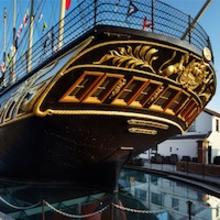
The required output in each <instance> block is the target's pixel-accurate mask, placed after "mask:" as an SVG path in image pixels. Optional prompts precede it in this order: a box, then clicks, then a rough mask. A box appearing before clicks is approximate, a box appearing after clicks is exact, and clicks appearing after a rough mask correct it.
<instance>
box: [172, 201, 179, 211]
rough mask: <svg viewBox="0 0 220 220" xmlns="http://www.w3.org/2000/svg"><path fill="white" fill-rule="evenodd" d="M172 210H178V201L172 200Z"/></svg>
mask: <svg viewBox="0 0 220 220" xmlns="http://www.w3.org/2000/svg"><path fill="white" fill-rule="evenodd" d="M172 208H173V209H175V210H179V200H178V199H176V198H172Z"/></svg>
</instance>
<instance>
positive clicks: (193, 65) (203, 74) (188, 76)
mask: <svg viewBox="0 0 220 220" xmlns="http://www.w3.org/2000/svg"><path fill="white" fill-rule="evenodd" d="M207 68H208V64H207V63H205V62H204V61H201V62H197V61H196V60H195V59H193V60H192V61H191V62H190V63H188V64H187V65H186V66H185V67H184V68H183V70H182V72H181V73H180V74H179V76H178V78H177V82H179V83H180V84H181V85H182V86H183V87H184V88H188V89H190V90H195V89H196V88H197V87H198V86H200V85H201V84H206V79H207V76H208V75H209V73H210V72H209V71H208V70H207Z"/></svg>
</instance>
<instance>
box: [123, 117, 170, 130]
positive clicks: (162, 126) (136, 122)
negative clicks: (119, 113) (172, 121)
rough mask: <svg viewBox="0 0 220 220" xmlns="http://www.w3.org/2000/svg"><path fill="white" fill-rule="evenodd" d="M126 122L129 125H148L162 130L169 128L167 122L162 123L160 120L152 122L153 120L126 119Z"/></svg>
mask: <svg viewBox="0 0 220 220" xmlns="http://www.w3.org/2000/svg"><path fill="white" fill-rule="evenodd" d="M127 123H128V124H129V125H139V126H149V127H154V128H160V129H163V130H167V129H168V128H169V125H167V124H163V123H160V122H154V121H145V120H137V119H129V120H127Z"/></svg>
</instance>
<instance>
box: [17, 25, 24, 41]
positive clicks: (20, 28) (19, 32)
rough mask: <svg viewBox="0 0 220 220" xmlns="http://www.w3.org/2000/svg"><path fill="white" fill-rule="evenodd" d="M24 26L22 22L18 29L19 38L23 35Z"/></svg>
mask: <svg viewBox="0 0 220 220" xmlns="http://www.w3.org/2000/svg"><path fill="white" fill-rule="evenodd" d="M23 26H24V25H23V24H22V23H21V24H20V26H19V28H18V31H17V34H16V35H17V37H18V38H20V37H21V33H22V30H23Z"/></svg>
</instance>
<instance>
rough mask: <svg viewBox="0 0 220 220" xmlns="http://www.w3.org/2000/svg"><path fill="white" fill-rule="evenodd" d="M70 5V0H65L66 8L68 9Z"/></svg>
mask: <svg viewBox="0 0 220 220" xmlns="http://www.w3.org/2000/svg"><path fill="white" fill-rule="evenodd" d="M70 5H71V0H66V6H65V8H66V10H68V9H69V8H70Z"/></svg>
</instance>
